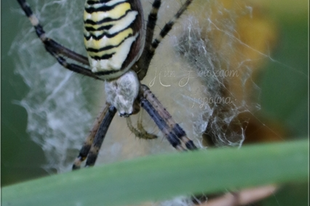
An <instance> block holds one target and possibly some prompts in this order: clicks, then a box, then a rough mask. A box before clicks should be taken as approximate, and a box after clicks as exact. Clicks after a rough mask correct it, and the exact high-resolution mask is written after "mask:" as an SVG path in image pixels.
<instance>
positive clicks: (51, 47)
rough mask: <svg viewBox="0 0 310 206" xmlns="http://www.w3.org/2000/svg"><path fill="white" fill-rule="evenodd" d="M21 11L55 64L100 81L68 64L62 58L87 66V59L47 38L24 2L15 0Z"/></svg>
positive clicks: (92, 74)
mask: <svg viewBox="0 0 310 206" xmlns="http://www.w3.org/2000/svg"><path fill="white" fill-rule="evenodd" d="M17 2H18V3H19V5H20V6H21V8H22V9H23V11H24V12H25V14H26V16H27V17H28V18H29V21H30V23H31V24H32V26H33V27H34V29H35V32H36V34H37V36H38V37H39V38H40V40H41V41H42V43H43V44H44V47H45V49H46V51H47V52H49V53H50V54H51V55H52V56H53V57H54V58H55V59H56V60H57V62H58V63H59V64H60V65H62V66H63V67H64V68H66V69H68V70H70V71H73V72H76V73H79V74H82V75H84V76H89V77H92V78H94V79H101V78H100V77H98V76H97V75H96V74H94V73H93V72H91V71H90V70H89V69H86V68H84V67H82V66H80V65H77V64H74V63H68V62H67V61H66V59H65V58H64V57H63V56H65V57H67V58H69V59H72V60H74V61H77V62H79V63H81V64H84V65H87V66H88V65H89V63H88V59H87V57H85V56H83V55H80V54H78V53H76V52H74V51H71V50H70V49H68V48H66V47H64V46H62V45H60V44H59V43H57V42H56V41H55V40H53V39H51V38H48V37H47V36H46V34H45V31H44V29H43V27H42V25H41V24H40V21H39V19H38V18H37V17H36V16H35V15H34V14H33V12H32V10H31V8H30V6H29V5H28V3H27V2H26V1H25V0H17Z"/></svg>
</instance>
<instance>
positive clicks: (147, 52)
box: [136, 0, 193, 81]
mask: <svg viewBox="0 0 310 206" xmlns="http://www.w3.org/2000/svg"><path fill="white" fill-rule="evenodd" d="M192 1H193V0H186V1H185V3H184V4H182V6H181V7H180V9H179V10H178V11H177V13H176V14H175V15H174V16H173V18H172V19H170V20H169V22H168V23H166V24H165V26H164V27H163V28H162V30H161V31H160V32H159V35H158V36H157V37H156V38H154V39H153V35H154V29H155V25H156V21H157V17H158V10H159V8H160V6H161V0H154V3H153V5H152V6H153V7H152V10H151V12H150V14H149V17H148V22H147V30H146V31H147V32H146V42H145V48H144V50H143V53H142V55H141V57H140V59H139V61H138V62H137V67H138V70H137V71H136V72H137V75H138V78H139V80H140V81H141V80H142V79H143V78H144V77H145V75H146V74H147V71H148V68H149V65H150V63H151V60H152V58H153V56H154V54H155V50H156V48H157V47H158V45H159V44H160V42H161V41H162V39H163V38H165V36H166V35H167V34H168V33H169V32H170V31H171V29H172V27H173V25H174V24H175V22H176V21H177V20H178V19H179V18H180V17H181V15H182V14H183V13H184V12H185V11H186V9H187V8H188V6H189V5H190V4H191V3H192Z"/></svg>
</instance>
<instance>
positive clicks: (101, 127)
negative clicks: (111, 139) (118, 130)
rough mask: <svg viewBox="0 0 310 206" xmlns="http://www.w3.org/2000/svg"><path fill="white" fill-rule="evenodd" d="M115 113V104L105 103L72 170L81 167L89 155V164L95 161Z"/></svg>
mask: <svg viewBox="0 0 310 206" xmlns="http://www.w3.org/2000/svg"><path fill="white" fill-rule="evenodd" d="M115 113H116V109H115V108H114V107H113V106H111V105H108V104H106V105H105V107H104V108H103V110H102V111H101V112H100V114H99V115H98V117H97V118H96V120H95V122H94V124H93V127H92V129H91V131H90V132H89V135H88V136H87V138H86V140H85V142H84V144H83V146H82V148H81V150H80V152H79V155H78V156H77V158H76V159H75V161H74V164H73V166H72V170H76V169H79V168H80V167H81V163H82V162H83V161H84V160H85V159H86V157H87V156H88V159H87V162H88V165H89V166H91V165H93V164H94V163H95V161H96V158H97V154H98V151H99V149H100V147H101V144H102V141H103V139H104V137H105V135H106V133H107V131H108V128H109V125H110V123H111V122H112V119H113V117H114V115H115ZM97 148H98V151H97V152H96V155H95V157H94V154H95V153H94V151H96V149H97ZM86 165H87V163H86Z"/></svg>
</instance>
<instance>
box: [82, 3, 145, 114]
mask: <svg viewBox="0 0 310 206" xmlns="http://www.w3.org/2000/svg"><path fill="white" fill-rule="evenodd" d="M144 38H145V29H144V20H143V11H142V7H141V3H140V1H129V0H127V1H126V0H110V1H99V0H98V1H89V0H87V1H86V3H85V10H84V43H85V47H86V50H87V53H88V60H89V64H90V69H91V71H92V72H93V73H95V74H97V75H100V77H101V78H103V79H105V80H107V81H106V85H105V88H106V96H107V102H109V103H111V104H112V105H114V106H115V107H116V109H117V110H118V112H119V114H120V115H124V116H128V115H130V114H131V113H132V112H133V108H132V105H133V102H134V100H135V99H136V98H137V95H138V91H139V81H138V78H137V76H136V74H135V73H134V72H128V70H129V69H130V68H131V67H132V65H133V64H134V63H135V62H136V61H137V60H138V59H139V58H140V56H141V54H142V51H143V47H144V42H145V41H144Z"/></svg>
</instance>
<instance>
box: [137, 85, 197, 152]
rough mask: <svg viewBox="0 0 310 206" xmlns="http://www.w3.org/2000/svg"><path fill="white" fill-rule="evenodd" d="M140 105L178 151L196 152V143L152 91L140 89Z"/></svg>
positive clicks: (146, 88) (143, 87) (145, 88)
mask: <svg viewBox="0 0 310 206" xmlns="http://www.w3.org/2000/svg"><path fill="white" fill-rule="evenodd" d="M140 90H141V93H142V94H141V95H140V104H141V106H142V107H143V108H144V109H145V110H146V111H147V113H148V114H149V115H150V117H151V118H152V119H153V120H154V122H155V123H156V125H157V126H158V128H159V129H160V130H161V131H162V132H163V133H164V135H165V136H166V138H167V139H168V141H169V142H170V144H171V145H172V146H173V147H174V148H176V149H177V150H181V151H184V150H186V149H188V150H196V149H197V147H196V146H195V144H194V142H193V141H192V140H190V139H189V138H188V137H187V135H186V133H185V131H184V130H183V129H182V128H181V127H180V125H179V124H177V123H175V121H174V120H173V119H172V117H171V115H170V114H169V112H168V111H167V110H166V108H165V107H164V106H163V105H162V104H161V103H160V102H159V100H158V99H157V98H156V97H155V95H154V94H153V93H152V92H151V90H150V89H149V88H148V87H147V86H145V85H141V87H140Z"/></svg>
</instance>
